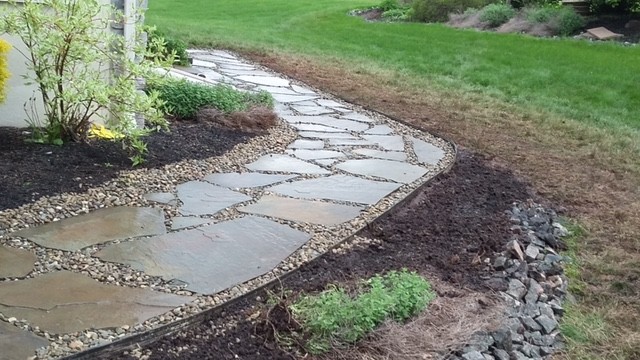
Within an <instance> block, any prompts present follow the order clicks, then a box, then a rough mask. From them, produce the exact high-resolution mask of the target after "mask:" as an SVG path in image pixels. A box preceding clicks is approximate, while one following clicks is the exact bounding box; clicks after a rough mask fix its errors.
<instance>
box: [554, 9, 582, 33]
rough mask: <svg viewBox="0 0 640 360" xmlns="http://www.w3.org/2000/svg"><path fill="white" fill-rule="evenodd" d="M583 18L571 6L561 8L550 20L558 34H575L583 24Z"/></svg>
mask: <svg viewBox="0 0 640 360" xmlns="http://www.w3.org/2000/svg"><path fill="white" fill-rule="evenodd" d="M585 23H586V22H585V20H584V18H583V17H582V16H580V15H579V14H577V13H576V12H575V11H574V10H573V9H571V8H566V7H565V8H562V9H560V10H559V11H558V14H557V15H556V17H555V18H554V19H552V20H551V24H552V27H554V28H555V29H556V32H557V33H558V35H562V36H569V35H572V34H575V33H576V32H577V31H578V30H580V29H581V28H582V27H583V26H584V25H585Z"/></svg>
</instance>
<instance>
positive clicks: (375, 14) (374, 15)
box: [351, 8, 384, 21]
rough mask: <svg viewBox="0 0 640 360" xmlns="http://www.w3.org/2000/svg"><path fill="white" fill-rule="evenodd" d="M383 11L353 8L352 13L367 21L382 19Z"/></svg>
mask: <svg viewBox="0 0 640 360" xmlns="http://www.w3.org/2000/svg"><path fill="white" fill-rule="evenodd" d="M383 12H384V11H382V10H381V9H376V8H373V9H367V10H353V11H352V12H351V15H353V16H359V17H361V18H363V19H364V20H366V21H380V20H382V13H383Z"/></svg>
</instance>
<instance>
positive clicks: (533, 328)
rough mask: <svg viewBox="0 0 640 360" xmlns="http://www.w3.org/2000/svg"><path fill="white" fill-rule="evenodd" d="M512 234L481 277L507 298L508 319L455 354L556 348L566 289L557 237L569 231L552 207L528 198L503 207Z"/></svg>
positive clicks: (536, 353) (511, 354)
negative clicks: (489, 270) (489, 271)
mask: <svg viewBox="0 0 640 360" xmlns="http://www.w3.org/2000/svg"><path fill="white" fill-rule="evenodd" d="M507 215H508V216H510V221H511V223H512V227H511V231H512V232H513V235H514V236H513V237H514V238H513V239H512V240H511V241H510V242H509V243H508V244H507V246H506V249H505V250H504V251H503V252H501V253H499V254H496V256H495V257H494V259H493V263H492V267H493V269H494V270H495V274H494V275H493V276H492V277H491V278H490V279H487V280H486V283H487V285H488V286H490V287H492V288H494V289H496V290H499V291H500V294H501V295H502V297H503V298H504V299H505V301H506V303H507V315H508V318H507V320H506V321H505V322H503V323H502V325H501V326H500V327H499V328H498V329H497V330H495V331H492V332H483V333H477V334H476V335H475V336H474V338H473V339H472V341H470V342H469V345H467V346H466V347H464V348H463V349H462V350H461V351H460V352H459V353H458V355H456V356H454V358H455V359H464V360H494V359H497V360H510V359H511V360H525V359H527V360H528V359H546V358H550V357H551V354H552V353H553V352H554V351H555V350H557V349H559V348H561V347H562V343H561V339H560V337H559V330H558V320H559V318H560V317H561V316H562V315H563V313H564V309H563V307H562V301H563V300H564V298H565V295H566V294H567V286H568V283H567V278H566V277H565V276H564V275H563V262H564V258H563V257H562V256H561V255H558V253H557V252H556V250H557V249H559V248H561V247H562V245H563V244H562V242H561V238H562V237H564V236H566V235H568V234H569V231H568V230H567V229H566V228H565V227H564V226H562V225H561V224H560V223H559V222H558V221H557V220H558V219H557V215H556V213H555V212H554V211H553V210H550V209H546V208H544V207H542V206H540V205H538V204H535V203H533V202H531V201H529V202H526V203H515V204H514V205H513V208H512V209H511V210H508V211H507Z"/></svg>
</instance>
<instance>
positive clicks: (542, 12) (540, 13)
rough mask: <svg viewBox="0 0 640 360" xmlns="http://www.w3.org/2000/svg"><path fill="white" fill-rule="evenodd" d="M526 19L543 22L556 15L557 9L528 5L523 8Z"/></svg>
mask: <svg viewBox="0 0 640 360" xmlns="http://www.w3.org/2000/svg"><path fill="white" fill-rule="evenodd" d="M524 12H525V15H526V17H527V20H528V21H529V22H532V23H538V24H544V23H546V22H549V21H550V20H551V19H553V18H554V17H556V15H557V14H558V9H557V8H553V7H546V6H545V7H529V8H526V9H525V10H524Z"/></svg>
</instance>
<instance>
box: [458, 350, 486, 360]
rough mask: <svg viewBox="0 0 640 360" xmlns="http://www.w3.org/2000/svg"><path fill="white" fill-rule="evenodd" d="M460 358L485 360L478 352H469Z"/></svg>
mask: <svg viewBox="0 0 640 360" xmlns="http://www.w3.org/2000/svg"><path fill="white" fill-rule="evenodd" d="M462 358H463V359H464V360H485V359H484V356H482V353H481V352H480V351H471V352H468V353H465V354H462Z"/></svg>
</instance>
